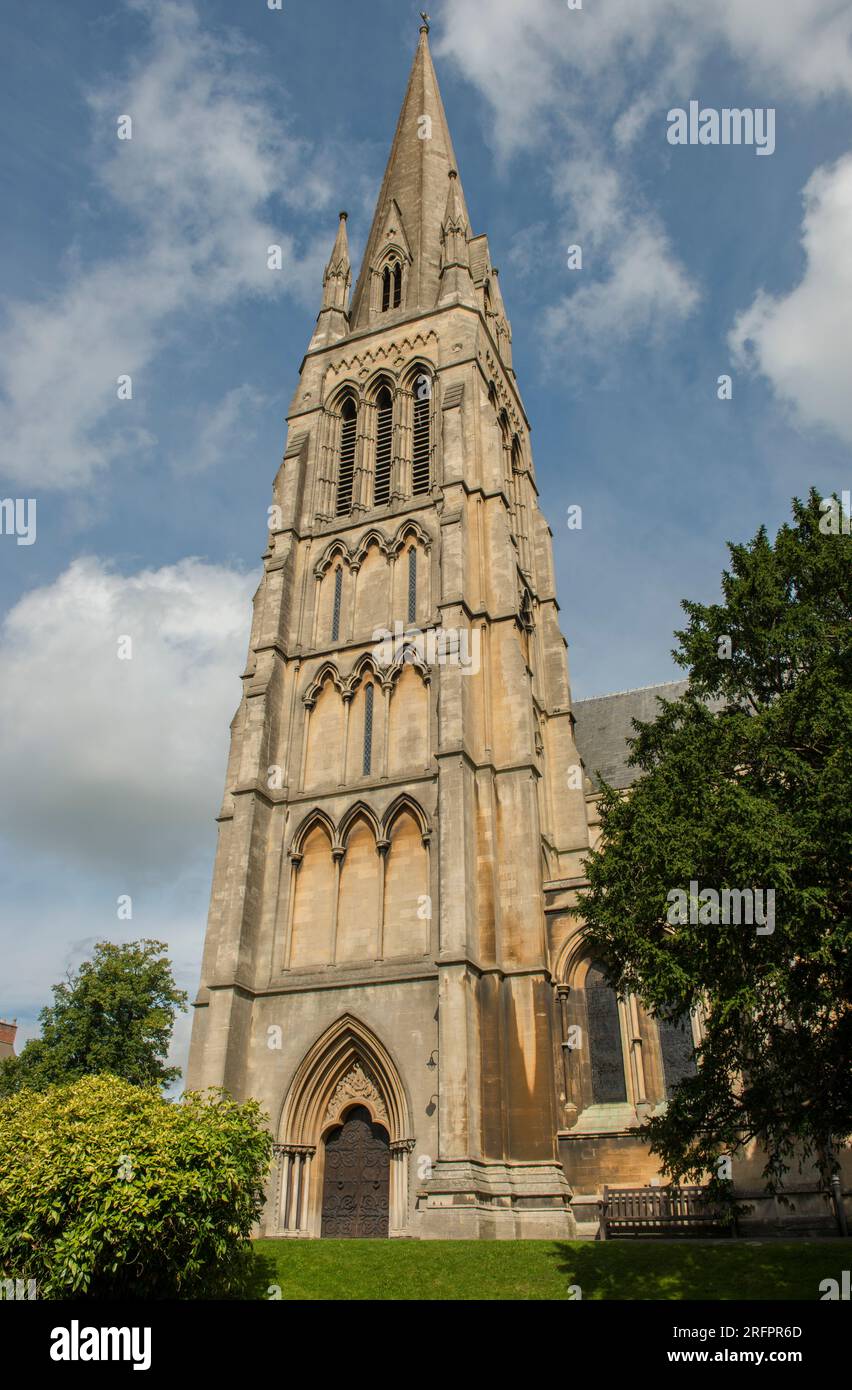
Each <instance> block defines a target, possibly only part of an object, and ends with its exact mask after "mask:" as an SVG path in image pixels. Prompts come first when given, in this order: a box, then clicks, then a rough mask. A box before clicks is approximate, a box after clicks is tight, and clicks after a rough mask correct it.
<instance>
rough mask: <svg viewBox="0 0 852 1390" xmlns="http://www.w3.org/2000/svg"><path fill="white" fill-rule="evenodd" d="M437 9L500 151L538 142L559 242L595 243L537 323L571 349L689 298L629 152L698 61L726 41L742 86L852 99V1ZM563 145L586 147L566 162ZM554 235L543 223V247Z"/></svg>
mask: <svg viewBox="0 0 852 1390" xmlns="http://www.w3.org/2000/svg"><path fill="white" fill-rule="evenodd" d="M442 19H443V21H444V26H445V27H444V32H443V35H442V37H441V39H440V42H439V45H438V47H439V52H440V53H441V54H442V55H444V56H447V57H450V58H451V59H452V60H453V61H454V62H455V64H456V65H457V67H458V68H459V70H460V71H461V72H462V73H463V75H464V76H465V77H466V78H467V79H468V80H470V81H471V82H473V83H475V84H476V86H477V87H478V88H479V89H480V91H481V92H482V94H483V96H484V97H485V98H486V100H487V102H488V103H489V106H490V109H491V113H492V120H491V138H492V143H493V145H494V148H495V150H496V151H497V153H498V155H500V156H501V157H502V158H504V159H506V158H508V157H509V156H511V155H513V154H517V153H518V152H519V151H528V150H538V151H540V152H541V153H542V156H543V158H544V160H545V162H546V165H547V167H548V168H549V169H550V171H551V180H552V189H553V193H554V197H555V199H556V201H557V203H558V204H560V205H564V206H566V207H568V208H570V222H569V224H568V225H570V226H571V228H572V232H571V235H570V236H569V237H568V238H567V240H568V241H573V240H575V238H576V239H581V238H585V241H586V242H593V243H594V244H595V248H596V249H595V256H594V259H593V260H592V259H591V258H589V259H587V260H586V261H585V264H584V271H583V285H582V287H579V286H578V287H577V290H576V291H575V292H574V293H573V294H569V295H568V296H567V297H566V298H565V299H564V300H563V301H562V303H561V304H559V305H558V306H556V308H555V309H553V310H551V311H550V313H549V315H548V321H549V327H550V329H551V333H556V334H558V333H560V332H561V331H563V330H564V329H565V328H566V327H567V326H568V325H569V324H570V326H571V328H572V331H574V330H575V329H576V331H577V332H579V333H581V334H584V335H585V333H586V331H588V332H589V333H594V334H596V335H597V336H596V340H595V342H594V344H590V343H588V342H584V343H583V344H581V347H582V350H583V351H584V352H587V351H588V349H589V347H590V346H591V347H593V349H594V351H595V353H596V355H602V354H605V353H606V352H607V350H608V348H609V346H611V345H612V344H613V343H616V344H617V343H618V342H619V341H624V340H625V339H626V338H627V337H628V336H630V335H631V334H633V333H635V332H641V333H645V334H648V333H650V334H653V335H659V334H660V333H662V332H663V331H665V329H666V328H667V327H668V326H669V325H670V324H671V323H676V322H678V321H679V320H681V319H682V318H683V317H684V316H685V315H687V314H688V313H689V312H690V311H691V309H692V307H693V306H694V304H695V303H696V302H697V298H698V289H697V286H696V285H694V284H692V283H690V280H689V277H688V274H687V272H686V269H685V267H684V266H683V264H682V262H681V261H680V260H679V258H678V256H677V248H676V247H674V246H672V244H671V242H670V241H669V240H668V239H667V237H666V234H665V229H664V228H662V227H661V226H659V225H658V223H657V221H656V219H655V218H654V217H653V216H651V215H650V214H649V213H648V211H647V209H645V208H644V207H643V204H642V199H641V196H640V190H638V189H637V187H636V182H635V173H634V161H633V158H632V151H633V146H634V145H635V142H636V140H637V139H638V138H639V137H640V136H641V135H642V133H643V132H644V131H645V130H646V129H647V125H648V122H649V120H652V119H655V118H656V119H658V120H659V121H660V132H659V137H660V140H661V141H662V139H663V131H664V121H665V113H666V112H667V110H668V109H669V108H670V107H671V106H673V105H682V104H683V103H684V102H685V101H686V100H688V99H690V98H692V97H700V93H699V92H697V91H696V90H695V82H696V80H697V74H698V72H699V68H700V64H701V63H702V61H703V60H705V59H706V58H707V57H709V56H710V55H711V54H712V53H714V52H716V51H718V50H719V49H721V50H722V51H723V52H725V53H726V54H727V55H728V56H729V57H730V58H731V59H733V61H734V63H737V64H740V65H741V73H742V81H743V83H744V84H748V83H752V82H757V83H758V84H761V85H760V90H764V88H765V87H766V86H767V85H768V86H769V89H770V90H771V91H773V93H774V92H776V91H777V93H778V96H779V97H785V98H786V97H789V98H791V99H794V100H799V101H804V102H810V101H814V100H817V99H819V98H821V97H825V96H832V95H837V94H844V95H847V96H849V95H852V7H850V6H848V5H845V4H840V3H838V0H784V3H783V4H782V3H779V2H778V0H748V3H743V0H715V2H714V3H713V4H709V5H698V4H696V0H629V3H626V0H586V4H585V6H584V8H582V9H576V8H569V5H568V4H567V2H566V0H524V3H523V4H522V5H521V4H518V3H517V0H492V2H491V3H490V4H489V6H488V7H487V13H485V14H483V9H482V5H481V4H480V0H452V4H450V5H447V6H446V7H445V10H444V12H443V15H442ZM742 104H743V105H750V104H760V101H759V100H756V99H755V98H747V97H746V95H744V96H743V98H742ZM566 144H567V145H568V147H569V148H574V149H582V150H584V151H586V153H585V154H584V155H583V157H582V158H575V159H570V160H567V161H566V160H565V159H564V158H561V157H560V151H562V150H564V148H565V147H566ZM564 225H565V219H564V218H563V219H562V224H561V225H560V227H559V229H558V230H559V232H560V233H561V232H562V229H563V226H564ZM565 240H566V238H565V237H564V235H557V232H556V229H554V230H553V231H552V233H551V237H550V245H551V247H557V248H558V247H560V246H561V244H562V242H563V241H565ZM528 243H529V244H525V243H524V242H523V240H520V241H519V242H518V243H517V244H516V246H515V247H514V249H513V259H514V260H516V261H517V262H519V263H520V264H521V265H523V262H524V259H525V257H526V256H527V255H528V254H529V252H530V250H531V248H532V247H533V245H539V244H541V245H547V237H546V235H545V234H544V232H543V230H541V229H539V228H536V229H532V230H531V232H530V236H529V238H528ZM584 249H585V248H584ZM589 281H591V283H589Z"/></svg>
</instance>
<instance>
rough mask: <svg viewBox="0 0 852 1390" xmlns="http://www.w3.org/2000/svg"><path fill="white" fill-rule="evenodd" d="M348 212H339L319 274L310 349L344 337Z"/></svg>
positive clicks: (346, 325)
mask: <svg viewBox="0 0 852 1390" xmlns="http://www.w3.org/2000/svg"><path fill="white" fill-rule="evenodd" d="M347 216H348V213H345V212H341V213H340V221H339V223H338V227H337V236H336V237H335V240H334V247H333V248H332V252H331V256H330V258H329V261H328V265H327V266H326V268H325V274H324V275H323V277H322V308H321V309H320V311H319V315H318V317H317V326H316V330H315V332H314V336H313V338H312V339H311V344H310V346H311V348H318V347H327V346H328V345H329V344H330V343H336V342H338V341H339V340H340V339H341V338H345V336H346V334H347V333H348V332H349V313H348V309H349V286H350V285H351V283H352V262H351V261H350V259H349V238H348V236H347V235H346V219H347Z"/></svg>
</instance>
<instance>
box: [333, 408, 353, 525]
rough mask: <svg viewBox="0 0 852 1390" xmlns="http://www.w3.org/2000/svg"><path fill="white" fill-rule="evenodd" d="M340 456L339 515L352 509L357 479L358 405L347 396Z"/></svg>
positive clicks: (341, 424)
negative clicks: (353, 489)
mask: <svg viewBox="0 0 852 1390" xmlns="http://www.w3.org/2000/svg"><path fill="white" fill-rule="evenodd" d="M340 417H341V420H340V457H339V461H338V469H337V507H336V511H337V515H338V516H345V515H346V513H347V512H350V511H351V510H352V488H353V485H354V481H355V444H356V441H357V438H358V407H357V406H356V404H355V402H354V401H353V399H352V397H351V396H347V397H346V400H345V401H344V402H343V409H342V410H341V412H340Z"/></svg>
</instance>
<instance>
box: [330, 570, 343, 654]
mask: <svg viewBox="0 0 852 1390" xmlns="http://www.w3.org/2000/svg"><path fill="white" fill-rule="evenodd" d="M342 598H343V570H342V569H341V567H340V565H338V566H337V569H336V570H335V571H334V608H333V609H332V614H331V640H332V642H337V641H338V639H339V637H340V601H341V599H342Z"/></svg>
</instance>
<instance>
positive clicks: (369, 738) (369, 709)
mask: <svg viewBox="0 0 852 1390" xmlns="http://www.w3.org/2000/svg"><path fill="white" fill-rule="evenodd" d="M372 765H373V687H372V685H368V686H367V688H366V690H365V691H364V762H363V768H362V770H363V773H364V776H365V777H369V775H370V769H371V768H372Z"/></svg>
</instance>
